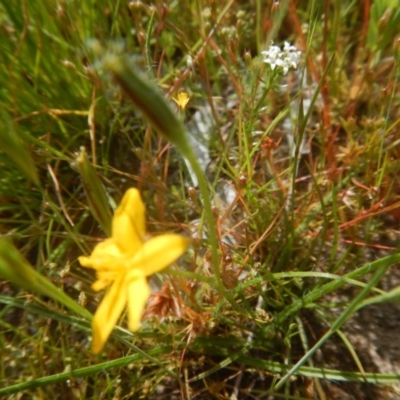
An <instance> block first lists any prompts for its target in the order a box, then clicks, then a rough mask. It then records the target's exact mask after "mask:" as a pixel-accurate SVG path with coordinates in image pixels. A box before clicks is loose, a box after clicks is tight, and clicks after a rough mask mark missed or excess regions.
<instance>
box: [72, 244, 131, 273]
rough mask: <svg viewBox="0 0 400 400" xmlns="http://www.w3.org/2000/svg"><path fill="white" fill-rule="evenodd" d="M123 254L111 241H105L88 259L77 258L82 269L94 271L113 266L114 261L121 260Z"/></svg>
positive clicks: (83, 257)
mask: <svg viewBox="0 0 400 400" xmlns="http://www.w3.org/2000/svg"><path fill="white" fill-rule="evenodd" d="M123 256H124V254H123V253H121V250H120V249H119V247H118V246H117V245H116V244H115V241H114V240H113V239H106V240H105V241H104V242H101V243H99V244H98V245H97V246H96V247H95V248H94V250H93V252H92V254H91V255H90V257H85V256H81V257H79V258H78V260H79V262H80V263H81V265H82V266H83V267H89V268H94V269H101V268H107V269H109V268H110V267H112V266H115V265H116V264H115V263H114V261H115V260H118V259H121V257H123Z"/></svg>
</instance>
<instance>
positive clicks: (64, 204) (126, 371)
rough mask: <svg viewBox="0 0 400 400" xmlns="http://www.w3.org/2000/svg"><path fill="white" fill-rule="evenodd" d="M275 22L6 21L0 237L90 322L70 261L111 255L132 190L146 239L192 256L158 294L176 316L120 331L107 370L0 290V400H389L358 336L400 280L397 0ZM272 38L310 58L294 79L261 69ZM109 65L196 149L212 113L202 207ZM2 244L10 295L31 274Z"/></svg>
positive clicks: (83, 273)
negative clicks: (155, 89) (113, 57)
mask: <svg viewBox="0 0 400 400" xmlns="http://www.w3.org/2000/svg"><path fill="white" fill-rule="evenodd" d="M272 3H273V1H261V0H255V1H253V2H241V1H233V0H232V1H229V2H213V1H209V0H195V1H187V2H184V1H180V2H162V1H155V2H153V5H152V6H150V5H148V4H147V2H131V3H129V5H128V4H127V3H126V2H120V1H109V0H98V1H83V2H79V1H58V2H57V1H41V0H38V1H34V2H33V1H32V2H30V1H25V2H24V1H14V2H10V1H6V0H4V1H0V21H1V26H2V40H1V43H0V57H1V62H0V107H1V111H0V121H1V125H0V127H1V129H0V168H1V175H0V200H1V201H0V235H1V237H2V238H6V239H8V240H11V241H12V242H13V244H14V246H15V247H16V248H17V249H18V250H19V252H20V253H21V254H22V255H23V256H24V257H25V258H26V260H28V262H29V263H30V264H31V265H32V266H33V267H34V268H35V270H36V271H38V272H39V273H40V274H42V275H43V276H44V277H46V278H48V279H49V280H50V281H51V282H52V283H53V284H54V285H55V286H57V287H58V288H60V289H61V290H62V291H64V292H65V293H66V294H67V295H69V296H70V297H71V298H72V299H73V300H75V301H76V302H77V303H79V304H80V305H81V306H83V307H85V308H86V309H87V310H89V311H90V312H91V313H94V312H95V310H96V307H97V305H98V304H99V301H100V300H101V298H102V295H103V294H102V293H100V294H96V293H95V292H94V291H93V290H92V289H91V288H90V286H91V284H92V283H93V281H94V279H95V277H94V273H93V271H92V270H89V269H87V268H82V267H81V266H80V265H79V263H78V261H77V257H79V256H80V255H83V254H89V253H90V252H91V250H92V249H93V247H94V246H95V245H96V244H97V243H99V241H100V240H102V239H104V238H105V237H106V236H107V235H106V233H105V232H107V231H108V229H109V226H108V225H107V218H109V214H111V211H112V210H113V209H115V207H116V205H118V203H119V201H120V200H121V198H122V196H123V194H124V192H125V190H126V189H127V188H129V187H137V188H139V189H140V191H141V194H142V197H143V200H144V202H145V204H146V210H147V225H148V231H149V232H151V233H152V234H159V233H163V232H167V231H168V232H171V231H174V232H177V233H182V234H184V235H186V236H190V237H192V246H191V248H190V249H189V250H188V251H187V253H186V254H185V255H184V256H182V257H181V258H180V259H179V260H178V261H177V262H176V263H175V264H174V265H173V266H171V267H170V269H168V270H166V271H165V272H164V273H162V274H160V275H157V276H156V277H153V278H152V279H151V282H152V286H154V288H157V289H158V290H159V289H161V288H162V287H163V286H164V285H166V286H168V288H169V297H164V298H161V300H162V302H163V303H162V305H163V306H164V307H165V308H164V309H163V310H161V309H160V308H156V309H155V310H154V309H152V310H150V311H152V313H151V312H150V311H149V310H148V317H147V318H146V319H145V320H144V321H143V324H142V327H141V329H140V330H139V331H138V332H136V333H130V332H129V331H127V330H126V329H125V326H126V325H125V324H126V320H125V318H122V319H121V321H120V327H118V328H116V329H115V330H114V333H113V334H112V336H111V337H110V339H109V340H108V343H107V344H106V347H105V349H104V350H103V352H102V353H101V354H100V355H98V356H94V355H92V354H91V352H90V338H91V332H90V324H89V322H88V319H89V317H88V316H87V313H86V314H85V312H84V311H82V312H81V311H80V310H81V309H80V308H79V306H76V309H75V311H76V312H75V313H74V312H72V311H70V308H68V304H66V303H65V302H63V298H60V299H58V301H59V302H55V301H53V299H54V298H52V297H51V296H50V297H49V296H48V295H47V294H48V293H47V292H44V291H40V288H39V289H35V290H37V291H36V292H35V293H31V292H30V291H28V290H26V287H27V286H26V282H25V281H24V280H23V279H22V281H21V282H22V283H21V284H20V286H16V285H14V284H12V283H10V282H9V281H6V280H2V281H0V293H1V295H0V305H1V306H0V344H1V348H2V358H1V362H0V396H2V395H4V396H9V397H8V398H10V399H11V398H40V399H48V398H60V399H63V398H65V399H67V398H68V399H70V398H76V399H114V398H121V399H139V398H143V399H145V398H154V399H158V398H159V399H163V398H168V399H169V398H171V399H172V398H184V399H209V398H216V399H230V398H234V397H232V396H236V398H237V399H254V398H256V399H262V398H274V399H275V398H276V399H306V398H314V397H313V396H315V398H319V399H329V398H332V396H333V395H332V393H333V392H332V388H335V387H341V388H343V390H344V391H345V392H346V393H348V395H349V396H353V397H351V398H356V397H354V396H355V393H359V394H360V396H364V397H363V398H368V397H367V396H368V395H369V396H372V397H370V398H378V399H380V398H382V399H383V398H385V397H383V396H385V395H387V396H396V394H394V393H395V392H394V391H395V390H396V386H395V385H396V384H398V383H399V380H400V375H399V373H395V372H386V371H381V370H380V369H379V366H376V368H378V369H376V368H375V369H374V368H372V367H371V364H370V363H369V360H368V354H364V353H362V351H361V350H360V347H359V344H358V343H357V341H355V340H354V337H353V336H352V334H351V329H349V326H351V324H352V323H353V321H354V319H353V317H356V316H357V315H358V314H357V313H358V312H359V311H360V310H368V309H369V307H371V306H372V305H373V306H374V307H381V309H382V310H384V309H386V307H387V306H388V305H389V306H393V307H394V310H395V307H396V305H397V303H398V299H399V293H398V287H395V286H396V285H394V286H393V285H392V286H390V287H387V285H386V284H384V283H383V282H384V281H385V279H386V280H387V279H389V278H390V277H391V276H396V275H395V274H396V268H397V267H398V263H399V261H400V254H399V250H398V248H399V245H398V243H399V233H398V228H397V227H398V224H399V219H400V214H399V206H400V201H399V187H400V182H399V166H400V163H399V158H400V147H399V145H400V142H399V140H400V137H399V126H400V125H399V122H400V112H399V110H400V91H399V87H400V86H399V77H400V69H399V57H400V29H399V28H398V27H399V26H400V12H399V10H398V7H396V5H397V2H396V1H395V0H380V1H378V0H375V1H372V0H371V2H365V3H364V5H363V6H361V5H360V4H359V2H355V1H342V2H339V1H326V2H321V1H317V0H312V1H301V0H300V1H298V2H293V1H288V0H282V1H280V4H279V6H277V7H273V6H272ZM271 40H273V42H274V44H276V45H280V46H281V45H283V42H284V41H290V42H291V43H292V44H295V45H296V47H297V48H298V49H300V50H301V51H302V62H301V64H300V65H299V67H298V69H297V70H293V69H292V70H291V71H290V72H289V73H288V74H287V75H286V76H284V77H282V76H281V75H279V74H277V73H276V70H275V71H273V72H272V71H271V70H270V69H269V67H268V66H267V65H266V64H265V63H263V62H262V57H261V54H260V52H261V51H262V50H265V49H267V48H268V46H269V45H270V43H271ZM115 53H123V54H124V55H126V56H127V57H128V58H129V62H130V63H131V65H132V66H133V68H134V71H136V72H139V73H140V74H141V75H140V76H143V77H144V78H143V79H144V80H145V81H148V82H150V83H152V84H156V85H158V86H159V88H160V90H161V93H163V94H165V98H166V101H167V102H170V103H171V106H172V107H173V109H176V114H177V115H178V116H179V118H182V120H183V123H184V124H185V126H186V129H187V133H188V135H189V136H193V137H196V138H198V137H199V135H200V134H199V133H198V132H197V131H196V127H195V126H194V122H193V121H194V120H195V119H196V118H197V116H199V115H200V114H199V113H200V111H202V112H203V113H205V114H206V121H205V123H206V125H207V127H208V130H209V135H210V137H209V142H208V143H206V145H207V147H209V154H210V161H209V163H208V165H207V170H206V172H205V176H206V178H207V184H206V185H204V187H200V189H199V190H196V191H195V194H194V195H193V190H192V189H190V190H189V189H188V187H189V186H190V184H189V182H190V177H189V171H188V167H187V165H186V163H185V161H184V159H183V155H184V154H182V153H180V152H179V150H180V147H179V145H178V146H173V145H171V143H170V142H168V141H167V140H166V139H165V137H164V136H162V135H158V133H157V132H155V131H153V129H152V128H151V126H154V125H156V126H160V125H162V124H167V125H168V122H169V121H165V120H164V119H163V120H162V121H156V120H155V119H154V118H156V117H151V116H150V122H151V123H150V124H149V123H148V122H147V120H145V119H143V118H142V114H140V113H138V112H137V109H136V108H135V106H134V105H133V104H132V103H131V102H130V101H129V99H128V97H127V96H126V95H125V94H124V93H123V92H122V91H121V88H120V86H119V85H118V83H117V82H116V80H115V79H113V77H112V74H111V73H110V70H109V68H108V67H107V61H105V58H106V57H107V56H108V55H109V54H115ZM188 56H190V59H189V61H188ZM190 60H192V61H191V62H190ZM179 91H185V92H187V93H188V94H189V96H190V102H189V104H188V107H187V108H186V110H185V111H184V112H182V113H180V112H179V110H178V109H177V107H175V106H174V103H173V102H172V100H171V97H173V96H176V95H177V94H178V92H179ZM148 103H150V100H149V101H147V102H146V104H145V105H144V107H147V106H148V107H149V111H151V112H153V111H154V110H156V112H155V114H157V110H159V108H157V107H158V106H157V104H155V103H151V104H148ZM135 104H136V105H137V102H136V103H135ZM144 115H145V116H146V115H147V116H149V115H148V114H146V112H145V113H144ZM151 118H153V120H151ZM161 130H162V129H161ZM161 133H162V132H161ZM164 133H165V132H164ZM173 141H174V139H173ZM82 146H83V147H85V149H86V153H87V156H88V159H87V161H90V163H91V166H92V168H93V170H92V169H90V171H89V172H88V173H89V174H92V175H90V176H92V177H94V178H93V179H87V178H85V175H84V172H82V168H83V167H82V164H79V161H80V160H81V159H80V158H79V157H80V156H82V154H83V153H82V150H81V148H82ZM195 150H196V149H195ZM79 155H80V156H79ZM81 161H82V160H81ZM86 166H87V164H86ZM93 171H95V172H96V174H95V175H93ZM88 183H89V184H90V185H93V186H89V187H88ZM103 187H104V189H105V191H104V192H103V191H102V190H103V189H102V188H103ZM227 187H229V188H230V189H231V190H232V192H233V193H234V202H233V203H232V204H231V205H230V204H229V203H227V202H226V201H225V199H224V196H223V194H222V188H225V189H226V188H227ZM93 193H96V194H95V196H93ZM207 197H210V198H211V199H212V201H211V202H209V201H207ZM97 206H99V207H100V208H99V209H100V214H96V213H93V210H94V209H97V208H96V207H97ZM211 207H213V208H212V215H211V214H210V212H209V211H210V210H211ZM212 221H214V222H212ZM2 246H3V245H2ZM2 246H0V267H1V268H2V265H1V263H2V262H3V263H4V265H6V266H7V267H11V268H10V271H11V276H12V275H13V273H16V272H15V271H19V269H18V268H17V267H19V266H16V267H15V270H14V269H13V268H14V265H13V263H14V262H15V260H19V258H18V257H17V256H15V257H16V258H13V260H14V261H12V262H10V260H11V259H12V257H11V256H10V254H9V253H8V251H6V250H4V252H3V254H1V251H3V250H2V249H5V248H6V247H4V246H3V247H2ZM6 253H7V254H6ZM10 263H11V265H10ZM21 264H23V262H21ZM1 268H0V270H1ZM21 270H23V269H21ZM3 275H4V274H3ZM11 280H12V279H11ZM385 282H386V281H385ZM394 282H395V281H394ZM28 285H29V283H28ZM164 289H165V288H164ZM38 292H40V293H42V294H45V295H42V296H40V295H39V294H38ZM159 299H160V297H159ZM164 311H165V312H166V318H161V317H162V316H163V315H164V314H163V312H164ZM174 311H175V312H174ZM382 312H383V311H382ZM393 312H395V311H393ZM397 328H398V327H397ZM397 328H396V329H397ZM366 337H367V335H366ZM384 339H385V338H382V340H383V341H384ZM329 343H330V344H329ZM329 346H331V347H329ZM332 346H333V347H334V348H337V352H336V354H333V355H332V352H331V351H330V348H332ZM396 365H397V364H396ZM397 387H398V386H397ZM397 390H398V389H397ZM371 393H372V394H371ZM268 396H270V397H268ZM379 396H381V397H379ZM386 398H395V397H386Z"/></svg>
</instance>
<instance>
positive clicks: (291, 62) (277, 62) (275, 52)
mask: <svg viewBox="0 0 400 400" xmlns="http://www.w3.org/2000/svg"><path fill="white" fill-rule="evenodd" d="M261 54H262V55H263V57H264V58H263V61H264V62H265V63H266V64H269V66H270V67H271V69H272V70H274V69H275V68H276V67H279V68H280V69H281V70H282V72H283V75H286V74H287V73H288V71H289V69H290V68H293V69H296V68H297V65H298V63H299V61H300V57H301V51H298V50H297V49H296V47H294V46H292V45H291V44H290V43H289V42H285V43H284V45H283V50H281V49H280V47H279V46H273V45H271V46H269V48H268V50H264V51H262V52H261Z"/></svg>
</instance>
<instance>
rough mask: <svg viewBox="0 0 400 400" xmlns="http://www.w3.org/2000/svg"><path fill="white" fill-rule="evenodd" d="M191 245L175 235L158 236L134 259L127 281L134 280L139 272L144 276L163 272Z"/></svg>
mask: <svg viewBox="0 0 400 400" xmlns="http://www.w3.org/2000/svg"><path fill="white" fill-rule="evenodd" d="M189 243H190V241H189V240H188V239H186V238H184V237H182V236H180V235H175V234H166V235H161V236H156V237H154V238H152V239H150V240H148V241H147V242H145V243H144V244H143V246H142V247H141V248H140V249H139V251H138V252H137V253H136V254H135V255H134V256H133V257H132V260H131V261H130V265H129V272H128V274H127V277H126V279H127V280H128V281H129V280H132V279H134V278H135V277H136V276H137V271H138V270H139V271H141V272H142V273H143V275H144V276H149V275H152V274H154V273H155V272H158V271H161V270H162V269H164V268H165V267H167V266H168V265H169V264H171V263H172V262H173V261H175V260H176V259H177V258H178V257H179V256H181V255H182V254H183V253H184V252H185V250H186V249H187V247H188V246H189Z"/></svg>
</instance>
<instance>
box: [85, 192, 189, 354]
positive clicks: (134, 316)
mask: <svg viewBox="0 0 400 400" xmlns="http://www.w3.org/2000/svg"><path fill="white" fill-rule="evenodd" d="M111 230H112V236H111V238H109V239H106V240H105V241H104V242H102V243H99V244H98V245H97V246H96V247H95V248H94V250H93V252H92V254H91V255H90V256H89V257H84V256H82V257H79V262H80V263H81V264H82V266H84V267H89V268H94V269H95V270H96V272H97V281H96V282H94V284H93V285H92V288H93V289H94V290H96V291H98V290H101V289H103V288H105V287H107V286H109V285H111V287H110V288H109V290H108V291H107V293H106V295H105V296H104V298H103V301H102V302H101V304H100V305H99V307H98V309H97V311H96V313H95V315H94V317H93V321H92V331H93V343H92V349H93V352H94V353H99V352H100V351H101V350H102V348H103V346H104V344H105V342H106V341H107V339H108V337H109V335H110V334H111V332H112V330H113V328H114V326H115V325H116V323H117V321H118V319H119V317H120V316H121V313H122V311H123V309H124V308H125V305H126V304H127V306H128V325H129V329H130V330H131V331H136V330H137V329H138V328H139V325H140V320H141V317H142V312H143V308H144V306H145V305H146V301H147V299H148V297H149V296H150V288H149V285H148V283H147V279H146V277H148V276H149V275H152V274H154V273H155V272H158V271H161V270H162V269H164V268H165V267H167V266H168V265H169V264H170V263H172V262H173V261H175V260H176V259H177V258H178V257H179V256H181V255H182V254H183V253H184V251H185V250H186V249H187V247H188V245H189V240H188V239H186V238H184V237H182V236H180V235H176V234H164V235H160V236H156V237H154V238H151V239H149V240H145V236H146V222H145V207H144V204H143V202H142V199H141V198H140V194H139V191H138V190H137V189H129V190H128V191H127V192H126V193H125V195H124V197H123V199H122V201H121V204H120V205H119V206H118V208H117V210H116V211H115V214H114V217H113V220H112V228H111Z"/></svg>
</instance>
